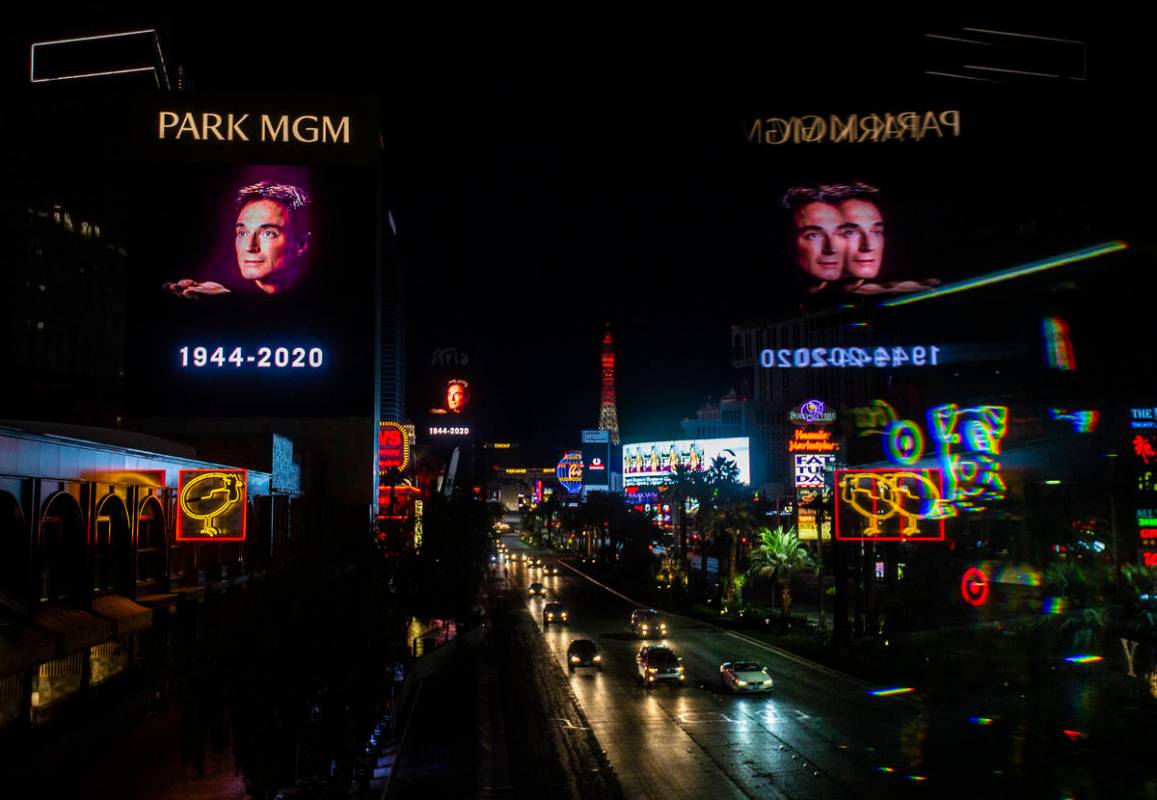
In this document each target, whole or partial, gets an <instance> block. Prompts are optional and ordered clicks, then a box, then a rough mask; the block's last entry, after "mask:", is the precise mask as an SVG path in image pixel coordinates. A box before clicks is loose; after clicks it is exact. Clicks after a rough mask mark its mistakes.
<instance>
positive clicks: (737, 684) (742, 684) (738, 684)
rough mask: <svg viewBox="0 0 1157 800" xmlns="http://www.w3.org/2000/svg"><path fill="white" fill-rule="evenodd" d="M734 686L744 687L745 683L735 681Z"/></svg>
mask: <svg viewBox="0 0 1157 800" xmlns="http://www.w3.org/2000/svg"><path fill="white" fill-rule="evenodd" d="M735 685H736V686H746V685H747V681H736V682H735Z"/></svg>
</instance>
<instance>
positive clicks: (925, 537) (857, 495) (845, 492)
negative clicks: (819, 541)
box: [836, 469, 956, 542]
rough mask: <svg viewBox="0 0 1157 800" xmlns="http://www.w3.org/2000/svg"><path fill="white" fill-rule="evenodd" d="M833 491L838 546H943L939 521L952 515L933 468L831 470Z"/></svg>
mask: <svg viewBox="0 0 1157 800" xmlns="http://www.w3.org/2000/svg"><path fill="white" fill-rule="evenodd" d="M836 491H837V493H838V496H837V502H836V539H839V540H843V541H869V540H871V541H894V542H899V541H943V540H944V520H945V519H947V518H948V517H951V516H955V514H956V509H954V508H953V507H952V506H951V505H950V504H949V503H948V502H946V500H945V497H944V489H943V482H942V480H941V474H940V470H938V469H906V470H896V469H846V470H836ZM929 521H930V524H924V525H921V523H927V522H929Z"/></svg>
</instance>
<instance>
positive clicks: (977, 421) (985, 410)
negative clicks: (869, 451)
mask: <svg viewBox="0 0 1157 800" xmlns="http://www.w3.org/2000/svg"><path fill="white" fill-rule="evenodd" d="M877 402H878V403H879V404H880V405H879V406H878V407H877V411H876V415H875V416H874V417H873V418H872V419H871V422H873V423H874V422H877V421H882V420H883V418H884V417H891V418H892V419H891V420H890V421H889V422H888V423H887V427H886V428H885V429H884V431H883V434H884V448H885V452H886V453H887V455H888V458H889V460H891V461H892V463H894V464H897V465H899V466H901V467H910V466H913V465H915V464H917V463H918V462H919V461H920V459H921V458H923V457H924V449H925V441H924V431H923V429H922V428H921V427H920V425H919V423H917V422H915V421H913V420H902V419H895V411H894V410H893V409H892V407H891V406H888V405H887V404H886V403H882V401H877ZM928 427H929V429H930V430H931V432H932V438H933V439H935V441H936V445H937V455H938V458H939V461H940V466H941V469H942V470H943V471H944V475H945V476H946V486H945V490H944V496H943V499H944V500H945V501H946V502H948V503H951V504H952V505H954V506H955V507H956V508H958V509H960V510H963V511H982V510H984V508H985V507H986V504H987V503H989V502H993V501H996V500H1001V499H1003V498H1004V496H1005V493H1006V491H1007V489H1006V486H1005V483H1004V479H1003V478H1001V476H1000V462H999V461H998V460H997V459H996V458H995V456H998V455H1000V442H1001V440H1002V439H1003V438H1004V435H1005V433H1007V431H1008V408H1007V407H1006V406H973V407H969V408H962V407H960V406H958V405H956V404H955V403H949V404H946V405H942V406H937V407H935V408H932V409H930V410H929V411H928ZM877 432H878V431H875V430H871V429H869V430H868V431H867V432H866V433H861V435H867V434H870V433H877Z"/></svg>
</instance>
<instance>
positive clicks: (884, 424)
mask: <svg viewBox="0 0 1157 800" xmlns="http://www.w3.org/2000/svg"><path fill="white" fill-rule="evenodd" d="M851 415H852V425H853V426H855V428H856V435H857V436H872V435H875V434H880V435H882V434H883V433H884V432H885V430H886V429H887V428H888V425H889V424H891V423H892V422H895V421H896V420H897V419H898V417H897V416H896V409H894V408H892V406H891V404H890V403H888V402H886V401H884V400H873V401H872V404H871V405H867V406H858V407H856V408H853V409H852V410H851Z"/></svg>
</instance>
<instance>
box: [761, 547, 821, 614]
mask: <svg viewBox="0 0 1157 800" xmlns="http://www.w3.org/2000/svg"><path fill="white" fill-rule="evenodd" d="M811 567H812V554H811V553H810V552H809V551H808V549H807V548H806V547H804V546H803V545H802V544H801V543H800V541H799V537H798V536H797V535H796V532H795V528H789V529H787V530H784V529H783V527H782V526H781V527H779V528H776V529H775V530H771V529H770V528H764V529H763V530H761V531H760V532H759V545H757V546H756V547H755V548H754V549H753V550H752V551H751V567H750V568H749V569H748V570H747V574H748V575H754V576H759V577H772V578H774V579H775V580H776V582H778V583H779V591H780V598H781V599H782V604H781V607H780V610H781V611H782V612H783V615H784V616H785V617H790V616H791V577H792V575H793V574H794V573H795V572H797V571H798V570H802V569H809V568H811Z"/></svg>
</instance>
